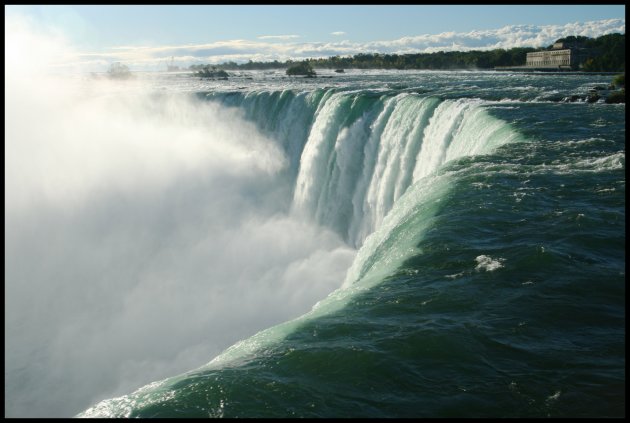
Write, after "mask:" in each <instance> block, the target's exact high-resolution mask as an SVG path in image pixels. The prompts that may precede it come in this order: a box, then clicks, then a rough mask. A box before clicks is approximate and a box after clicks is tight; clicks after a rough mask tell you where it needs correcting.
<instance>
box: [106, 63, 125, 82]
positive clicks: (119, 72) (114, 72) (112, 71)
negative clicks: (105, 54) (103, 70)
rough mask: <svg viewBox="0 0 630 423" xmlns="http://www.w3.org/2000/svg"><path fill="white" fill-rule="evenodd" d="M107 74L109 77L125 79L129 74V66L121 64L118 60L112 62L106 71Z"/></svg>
mask: <svg viewBox="0 0 630 423" xmlns="http://www.w3.org/2000/svg"><path fill="white" fill-rule="evenodd" d="M107 74H108V76H109V77H110V78H115V79H125V78H129V77H130V76H131V72H129V68H128V67H127V66H126V65H123V64H122V63H120V62H115V63H112V64H111V66H110V67H109V70H108V71H107Z"/></svg>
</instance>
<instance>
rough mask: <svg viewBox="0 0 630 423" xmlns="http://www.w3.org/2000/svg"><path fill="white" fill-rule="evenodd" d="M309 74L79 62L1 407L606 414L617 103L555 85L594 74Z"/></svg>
mask: <svg viewBox="0 0 630 423" xmlns="http://www.w3.org/2000/svg"><path fill="white" fill-rule="evenodd" d="M318 73H319V77H318V78H314V79H302V78H288V77H286V76H284V75H283V73H282V72H280V71H269V72H262V71H257V72H235V73H233V75H232V76H231V77H230V78H229V80H227V81H218V80H217V81H212V80H200V79H199V78H195V77H192V76H191V75H189V74H186V73H175V74H146V75H141V76H138V77H137V78H135V79H133V80H128V81H121V82H120V83H118V84H116V85H114V86H113V87H111V86H109V84H108V85H107V87H103V86H102V84H101V81H100V80H98V79H96V80H91V79H83V78H78V80H77V81H75V82H76V83H77V84H78V85H79V86H80V89H79V94H78V98H79V100H73V102H71V104H74V102H75V101H76V102H77V103H78V104H81V105H83V106H84V107H82V108H78V109H80V110H85V109H87V110H89V111H91V112H94V113H90V114H89V115H87V117H86V116H85V115H83V117H84V118H85V119H86V120H85V121H87V122H88V124H86V125H85V127H84V128H83V129H80V131H79V134H80V135H81V137H80V140H81V142H80V143H79V144H77V145H75V144H74V141H76V139H78V138H75V136H74V135H66V136H65V137H62V136H61V135H54V134H51V135H50V137H51V138H52V139H53V140H54V139H55V137H58V138H59V140H60V142H59V144H60V145H61V147H59V148H58V149H53V153H56V154H59V155H60V156H61V157H62V159H63V160H62V163H65V164H66V165H69V164H72V165H76V166H79V168H80V167H81V162H83V161H86V160H87V161H90V160H94V159H93V158H91V157H93V156H92V154H96V155H97V156H98V155H99V154H100V156H101V157H104V158H105V159H106V160H105V162H106V164H103V163H102V162H103V160H94V164H93V165H91V166H87V165H86V167H85V169H86V170H85V172H71V171H64V172H61V173H59V175H58V176H54V175H53V177H55V178H57V179H55V182H57V183H58V184H59V185H56V186H55V187H53V188H50V187H49V186H46V185H45V184H42V183H40V182H39V181H40V180H39V179H37V181H38V182H37V183H35V182H33V183H32V187H31V188H29V189H28V190H27V193H31V196H30V197H28V196H26V194H23V193H22V192H21V191H18V190H17V189H14V190H11V189H10V190H9V195H15V198H16V204H22V206H20V207H17V206H16V209H15V210H14V211H12V210H10V212H9V214H8V216H7V217H6V218H5V221H7V223H8V224H10V225H8V226H7V228H8V238H7V239H8V241H7V242H5V244H6V246H7V253H6V254H7V255H6V257H7V279H8V283H7V290H6V293H7V317H8V323H7V341H8V342H7V344H8V348H7V363H8V366H7V367H8V373H7V377H6V378H7V382H5V386H6V387H7V397H6V398H7V400H5V403H6V404H7V410H8V412H9V413H10V414H12V415H22V416H29V415H38V416H44V415H49V416H50V415H59V416H63V415H74V414H76V413H78V412H80V411H81V410H86V411H84V412H82V413H81V414H80V415H81V416H130V417H179V416H182V417H216V416H221V417H292V416H297V417H451V416H454V417H547V416H551V417H569V416H572V417H587V416H615V417H618V416H623V415H624V412H625V411H624V410H625V399H624V398H625V344H624V338H625V322H624V317H625V301H624V297H625V284H624V282H625V105H607V104H603V103H596V104H589V103H586V102H574V103H570V102H567V101H565V99H568V98H570V97H571V96H573V95H578V96H582V97H584V96H586V94H587V93H588V90H589V89H590V88H592V87H594V86H596V85H608V84H609V82H610V79H611V77H610V76H602V75H599V76H596V75H591V76H589V75H553V74H510V73H494V72H407V71H390V72H383V71H357V70H348V71H346V73H344V74H335V73H334V72H332V71H326V70H320V71H319V72H318ZM99 111H100V112H102V113H101V114H98V113H96V112H99ZM84 113H85V112H84ZM70 116H82V115H81V114H80V113H79V111H78V110H75V109H73V110H71V113H70ZM50 125H51V126H49V127H55V128H56V126H52V123H51V124H50ZM97 127H98V128H97ZM117 128H118V129H117ZM99 130H100V131H102V132H103V133H104V135H103V136H102V138H99V137H98V135H90V136H88V134H93V133H94V134H98V131H99ZM68 131H70V128H68ZM70 132H72V131H70ZM72 133H73V134H75V133H76V132H72ZM55 134H58V132H55ZM68 140H69V141H68ZM90 140H91V142H90ZM109 140H112V141H109ZM113 140H116V141H113ZM64 143H65V144H64ZM86 143H87V144H86ZM89 146H92V147H89ZM174 146H175V147H174ZM67 152H73V155H74V156H76V157H78V158H76V157H75V159H74V160H70V159H67V156H68V154H67ZM9 153H11V154H13V156H10V157H15V158H16V160H14V163H17V162H18V159H23V158H24V157H25V156H24V155H21V153H20V152H19V151H17V150H11V151H9ZM121 155H122V156H123V157H127V155H131V157H132V158H131V159H128V160H127V159H122V158H121V157H120V156H121ZM86 157H87V158H86ZM41 160H42V162H43V163H46V164H47V165H48V166H51V167H54V165H53V164H51V163H50V162H49V161H46V160H44V159H41ZM64 160H66V161H65V162H64ZM111 163H115V165H112V164H111ZM95 168H96V171H93V172H92V171H88V169H95ZM76 173H79V174H85V175H86V176H84V177H83V178H81V177H79V178H78V179H77V174H76ZM11 175H17V176H15V177H14V180H16V181H17V180H18V177H19V178H24V179H25V178H26V176H24V175H26V172H23V173H22V172H20V171H18V170H15V171H14V173H11V174H10V176H11ZM25 180H26V179H25ZM28 181H30V179H28ZM42 186H43V188H42ZM63 186H69V187H71V188H69V189H66V191H68V192H66V193H65V194H63V193H59V192H57V191H58V190H57V189H56V188H58V187H63ZM27 187H30V185H27ZM47 189H50V190H51V191H52V192H54V194H47V195H41V193H42V192H44V193H47V192H48V191H47ZM18 194H19V195H18ZM11 198H12V197H11ZM51 198H52V199H51ZM18 200H19V201H18ZM35 204H37V205H39V207H40V208H35V206H34V205H35ZM51 250H52V251H51ZM18 281H19V282H18ZM34 289H35V291H34ZM11 304H13V306H12V305H11ZM25 304H31V305H33V306H35V310H34V311H32V312H29V313H25V312H24V305H25ZM50 304H53V305H50ZM31 310H33V309H32V308H31ZM42 327H43V328H45V330H43V329H42ZM230 346H231V347H230ZM228 347H230V348H228ZM64 354H68V358H64ZM205 363H207V364H205ZM200 366H201V367H200ZM52 367H54V368H52ZM154 381H156V382H154ZM36 387H37V388H36ZM137 388H140V389H138V390H136V389H137ZM53 390H59V391H63V392H65V394H62V393H58V392H54V393H53V392H52V391H53ZM134 391H135V392H134ZM132 392H133V393H132ZM107 398H112V399H107ZM101 400H103V401H101ZM99 401H101V402H99ZM28 410H31V411H30V412H29V411H28ZM9 413H8V414H9Z"/></svg>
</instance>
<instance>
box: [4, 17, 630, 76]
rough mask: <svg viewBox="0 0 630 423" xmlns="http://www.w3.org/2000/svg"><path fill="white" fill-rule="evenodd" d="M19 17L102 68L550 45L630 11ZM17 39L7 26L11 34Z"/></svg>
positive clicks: (595, 32) (594, 30) (620, 20)
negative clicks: (118, 63)
mask: <svg viewBox="0 0 630 423" xmlns="http://www.w3.org/2000/svg"><path fill="white" fill-rule="evenodd" d="M5 19H17V20H20V21H22V22H23V23H24V24H26V25H30V26H32V27H35V28H38V30H40V31H42V32H46V33H49V34H51V35H52V36H55V37H60V38H63V39H64V40H65V42H66V43H67V44H68V45H70V46H72V49H73V57H72V58H69V57H67V58H66V57H64V60H66V61H67V62H68V63H74V64H75V65H81V66H83V67H87V68H91V70H98V69H99V68H103V67H107V66H108V65H109V64H111V63H112V62H114V61H121V62H123V63H126V64H128V65H129V66H130V67H131V68H132V69H134V68H138V69H150V68H158V67H164V66H165V63H166V61H168V60H170V58H171V57H173V60H174V61H175V62H177V63H178V64H180V66H181V65H185V66H188V65H190V64H195V63H221V62H224V61H228V60H233V61H236V62H246V61H247V60H250V59H251V60H254V61H267V60H281V61H284V60H287V59H302V58H307V57H328V56H333V55H341V56H344V55H353V54H357V53H368V52H381V53H399V54H404V53H420V52H427V53H430V52H435V51H440V50H443V51H451V50H460V51H466V50H473V49H477V50H483V49H492V48H511V47H521V46H526V47H543V46H547V45H549V44H551V43H553V41H555V39H557V38H560V37H563V36H568V35H584V36H589V37H597V36H600V35H603V34H607V33H613V32H621V33H625V5H442V6H439V5H342V6H334V5H233V6H229V5H205V6H196V5H188V6H173V5H154V6H142V5H136V6H129V5H100V6H99V5H82V6H76V5H67V6H61V5H53V6H49V5H46V6H35V5H28V6H22V5H12V6H5ZM6 31H7V36H10V35H11V33H10V31H11V30H10V28H7V30H6Z"/></svg>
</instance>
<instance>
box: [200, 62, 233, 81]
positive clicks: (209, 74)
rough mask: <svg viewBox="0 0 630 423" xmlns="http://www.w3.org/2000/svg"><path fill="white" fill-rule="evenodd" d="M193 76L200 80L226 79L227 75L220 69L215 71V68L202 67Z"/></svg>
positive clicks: (209, 66)
mask: <svg viewBox="0 0 630 423" xmlns="http://www.w3.org/2000/svg"><path fill="white" fill-rule="evenodd" d="M195 76H198V77H200V78H219V79H227V78H228V76H229V75H228V73H227V72H226V71H224V70H222V69H217V67H216V66H211V65H204V66H203V67H201V69H199V70H198V71H197V72H196V73H195Z"/></svg>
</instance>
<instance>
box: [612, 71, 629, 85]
mask: <svg viewBox="0 0 630 423" xmlns="http://www.w3.org/2000/svg"><path fill="white" fill-rule="evenodd" d="M612 83H613V85H614V86H615V87H617V88H625V87H626V74H625V73H622V74H619V75H617V76H615V78H614V79H613V81H612Z"/></svg>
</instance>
